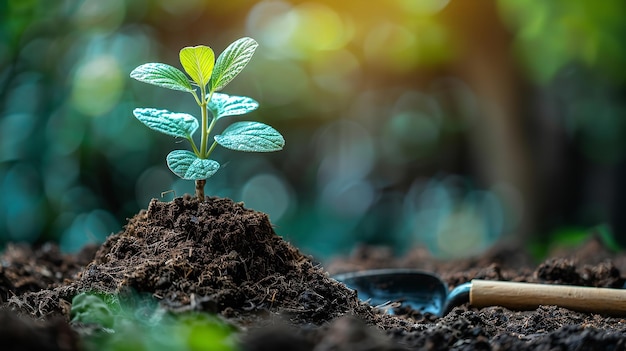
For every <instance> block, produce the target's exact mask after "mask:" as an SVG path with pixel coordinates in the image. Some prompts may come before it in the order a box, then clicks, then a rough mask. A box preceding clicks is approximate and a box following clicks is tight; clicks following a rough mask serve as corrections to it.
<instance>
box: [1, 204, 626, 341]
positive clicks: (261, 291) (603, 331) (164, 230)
mask: <svg viewBox="0 0 626 351" xmlns="http://www.w3.org/2000/svg"><path fill="white" fill-rule="evenodd" d="M550 257H551V258H550V259H547V260H545V261H544V262H542V263H540V264H538V265H536V264H534V263H533V261H532V260H531V259H530V258H529V256H528V255H527V254H526V253H524V252H523V251H521V250H510V249H505V248H495V249H493V250H492V251H491V252H488V253H486V254H484V255H482V256H481V257H476V258H471V259H464V260H455V261H438V260H435V259H433V258H432V257H430V256H429V255H428V254H427V252H426V251H424V250H422V249H420V248H416V249H414V250H413V251H411V252H410V253H409V254H408V255H406V256H404V257H402V258H397V257H394V256H393V255H392V254H391V252H390V251H388V250H386V249H381V248H370V247H361V248H358V249H356V250H355V252H354V253H353V255H352V256H351V257H348V258H345V259H342V260H337V261H334V262H327V263H326V265H325V267H322V266H321V265H319V264H316V263H315V261H314V260H313V259H312V258H311V257H308V256H306V255H303V254H302V253H301V252H300V251H299V250H298V249H296V248H295V247H293V246H292V245H290V244H289V243H288V242H286V241H285V240H283V239H282V238H281V237H279V236H277V235H276V233H275V232H274V230H273V228H272V225H271V223H270V221H269V219H268V217H267V216H266V215H265V214H263V213H259V212H255V211H252V210H249V209H246V208H244V206H243V205H242V204H239V203H233V202H232V201H231V200H228V199H220V198H208V199H207V201H206V202H202V203H200V202H198V201H195V200H193V199H191V198H189V197H184V198H177V199H175V200H174V201H172V202H169V203H164V202H158V201H156V200H153V201H152V202H151V203H150V205H149V207H148V209H147V210H145V211H142V212H140V213H139V214H137V215H136V216H135V217H134V218H132V219H130V220H129V222H128V224H127V225H126V227H125V228H124V231H122V232H120V233H117V234H114V235H111V236H110V237H109V238H108V239H107V241H106V242H105V243H104V244H103V245H101V246H100V247H87V248H85V249H84V250H83V251H82V252H81V253H80V254H78V255H63V254H61V253H60V252H59V251H58V248H57V247H56V246H54V245H52V244H50V245H45V246H43V247H40V248H37V249H33V248H30V247H28V246H19V245H9V246H8V247H7V248H6V249H5V250H4V252H3V254H2V255H1V256H0V259H1V263H2V265H1V266H0V303H1V304H2V310H0V320H1V321H2V322H1V323H2V324H1V325H2V328H0V344H1V345H9V346H10V345H15V346H14V348H13V349H15V350H80V349H81V343H80V341H79V337H78V335H79V332H80V330H79V329H80V327H81V326H80V325H74V324H72V323H70V322H69V321H70V314H69V311H70V308H71V301H72V298H73V297H74V296H75V295H77V294H78V293H81V292H90V291H99V292H106V293H125V292H128V291H134V292H140V293H147V294H150V295H152V296H153V297H154V298H156V299H158V300H159V301H160V304H161V305H162V306H163V307H165V308H166V309H168V310H170V311H172V312H175V313H176V312H182V311H190V310H197V311H206V312H211V313H215V314H218V315H219V316H221V318H223V319H224V320H225V321H227V322H228V323H231V324H233V325H234V326H236V327H237V328H239V330H240V331H241V333H240V335H241V339H240V344H241V346H242V348H243V349H245V350H283V349H284V350H406V349H425V350H476V349H478V350H626V319H622V318H616V317H609V316H604V315H598V314H589V313H579V312H574V311H570V310H567V309H564V308H559V307H556V306H540V307H539V308H537V309H536V310H532V311H510V310H507V309H505V308H501V307H489V308H483V309H475V308H472V307H470V306H467V305H465V306H461V307H458V308H455V309H454V310H453V311H452V312H451V313H450V314H448V315H447V316H445V317H443V318H437V317H435V316H433V315H430V314H426V315H423V314H421V313H420V312H418V311H412V310H407V309H406V308H402V307H400V308H398V309H396V310H395V313H396V314H395V315H390V314H387V313H385V312H384V311H382V310H378V309H376V308H374V307H371V306H370V305H368V304H366V303H364V302H361V301H359V300H358V299H357V297H356V292H354V291H352V290H350V289H348V288H346V287H345V286H344V285H343V284H341V283H338V282H337V281H335V280H333V279H331V278H330V276H329V274H332V273H339V272H343V271H352V270H360V269H366V268H383V267H385V268H386V267H412V268H419V269H423V270H428V271H432V272H435V273H437V274H438V275H440V276H441V277H442V278H443V279H444V280H445V281H446V282H447V284H448V285H449V287H450V288H453V287H454V286H456V285H458V284H460V283H463V282H466V281H468V280H471V279H473V278H481V279H491V280H511V281H528V282H540V283H554V284H557V283H558V284H569V285H584V286H598V287H612V288H623V287H624V282H625V280H626V279H625V276H624V274H623V272H625V271H626V254H624V253H613V252H610V251H609V250H607V249H605V248H604V247H603V246H602V245H601V242H600V241H599V240H596V239H594V238H592V239H590V240H589V242H587V243H586V245H584V246H582V247H579V248H576V249H573V250H565V251H560V252H554V253H553V254H552V255H551V256H550ZM3 349H4V350H8V349H10V348H5V347H3Z"/></svg>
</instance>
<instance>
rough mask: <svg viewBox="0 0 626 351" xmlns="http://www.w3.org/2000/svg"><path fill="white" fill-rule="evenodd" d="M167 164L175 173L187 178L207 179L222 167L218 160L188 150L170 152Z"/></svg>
mask: <svg viewBox="0 0 626 351" xmlns="http://www.w3.org/2000/svg"><path fill="white" fill-rule="evenodd" d="M167 166H168V167H169V168H170V170H171V171H172V172H174V174H176V175H177V176H179V177H181V178H183V179H186V180H199V179H207V178H209V177H211V176H212V175H213V174H215V172H217V170H218V169H219V168H220V164H219V163H218V162H217V161H213V160H209V159H202V158H199V157H198V156H196V154H194V153H193V152H191V151H187V150H174V151H172V152H170V153H169V154H168V155H167Z"/></svg>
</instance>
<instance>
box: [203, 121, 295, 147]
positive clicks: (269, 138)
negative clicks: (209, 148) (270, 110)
mask: <svg viewBox="0 0 626 351" xmlns="http://www.w3.org/2000/svg"><path fill="white" fill-rule="evenodd" d="M215 141H217V143H218V144H220V145H222V146H223V147H225V148H227V149H231V150H237V151H249V152H270V151H279V150H282V149H283V146H285V139H284V138H283V136H282V135H280V133H279V132H278V131H277V130H276V129H274V128H272V127H270V126H268V125H267V124H263V123H259V122H237V123H233V124H231V125H230V126H228V128H226V129H225V130H224V132H223V133H222V134H221V135H216V136H215Z"/></svg>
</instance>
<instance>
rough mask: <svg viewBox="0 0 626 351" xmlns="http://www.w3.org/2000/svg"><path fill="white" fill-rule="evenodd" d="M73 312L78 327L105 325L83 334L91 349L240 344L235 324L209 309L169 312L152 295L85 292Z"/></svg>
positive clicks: (140, 350) (224, 347)
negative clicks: (211, 312) (97, 330)
mask: <svg viewBox="0 0 626 351" xmlns="http://www.w3.org/2000/svg"><path fill="white" fill-rule="evenodd" d="M71 316H72V320H71V323H72V324H74V326H75V327H76V328H78V329H79V330H80V326H81V325H83V326H85V325H88V326H94V327H96V328H97V327H101V329H100V331H99V332H96V333H90V334H84V335H83V341H84V345H85V349H86V350H103V351H122V350H134V351H143V350H146V351H147V350H150V351H152V350H194V351H195V350H198V351H199V350H222V351H230V350H235V349H236V347H235V339H234V337H235V329H234V328H233V327H232V326H230V325H227V324H226V323H224V322H223V321H221V320H219V319H218V318H217V317H215V316H212V315H209V314H207V313H200V312H185V313H180V314H172V313H169V312H167V311H166V310H164V309H163V308H161V307H159V305H158V303H157V302H156V301H155V300H154V299H153V298H151V297H149V296H137V295H133V296H127V297H120V296H118V295H108V294H96V293H82V294H79V295H77V296H75V297H74V299H73V300H72V309H71ZM91 329H93V328H91Z"/></svg>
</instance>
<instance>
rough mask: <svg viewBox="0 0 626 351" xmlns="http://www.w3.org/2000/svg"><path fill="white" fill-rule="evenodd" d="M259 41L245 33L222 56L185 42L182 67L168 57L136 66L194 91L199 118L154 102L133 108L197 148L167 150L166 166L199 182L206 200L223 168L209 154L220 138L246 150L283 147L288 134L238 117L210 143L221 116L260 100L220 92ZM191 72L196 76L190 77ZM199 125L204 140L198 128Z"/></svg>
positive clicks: (142, 73) (138, 73) (146, 77)
mask: <svg viewBox="0 0 626 351" xmlns="http://www.w3.org/2000/svg"><path fill="white" fill-rule="evenodd" d="M257 46H258V44H257V42H256V41H255V40H254V39H252V38H241V39H239V40H236V41H235V42H233V43H232V44H230V45H229V46H228V47H227V48H226V49H225V50H224V52H222V53H221V54H220V55H219V57H218V58H217V60H215V54H214V53H213V50H212V49H211V48H210V47H208V46H203V45H200V46H194V47H185V48H183V49H182V50H180V54H179V57H180V63H181V64H182V66H183V69H184V70H185V72H187V75H189V77H187V75H185V73H183V72H182V71H181V70H179V69H177V68H175V67H172V66H170V65H166V64H164V63H146V64H143V65H140V66H139V67H137V68H135V69H134V70H133V71H132V72H131V73H130V76H131V78H134V79H136V80H138V81H141V82H145V83H149V84H153V85H157V86H160V87H163V88H168V89H172V90H179V91H183V92H187V93H190V94H191V95H193V97H194V99H195V100H196V103H197V104H198V106H199V107H200V123H198V120H197V119H196V118H195V117H193V116H192V115H189V114H186V113H178V112H170V111H168V110H160V109H155V108H136V109H135V110H134V111H133V114H134V115H135V117H137V119H138V120H139V121H141V122H142V123H143V124H145V125H146V126H148V127H149V128H151V129H153V130H156V131H158V132H161V133H164V134H167V135H170V136H173V137H176V138H185V139H187V140H189V142H190V143H191V148H192V150H193V152H191V151H188V150H174V151H172V152H170V153H169V154H168V155H167V166H168V167H169V169H170V170H171V171H172V172H174V174H176V175H177V176H179V177H181V178H182V179H188V180H194V181H195V182H196V196H197V197H198V199H199V200H201V201H203V200H204V185H205V184H206V179H207V178H209V177H211V176H212V175H213V174H215V172H217V170H218V169H219V168H220V164H219V163H218V162H217V161H215V160H212V159H210V158H209V156H210V155H211V153H212V152H213V150H214V149H215V147H216V146H217V145H218V144H219V145H221V146H223V147H225V148H227V149H231V150H236V151H247V152H271V151H279V150H282V148H283V146H284V145H285V139H284V138H283V136H282V135H281V134H280V133H279V132H278V131H276V130H275V129H274V128H272V127H270V126H268V125H267V124H263V123H259V122H250V121H245V122H235V123H233V124H231V125H230V126H228V127H227V128H226V129H224V130H223V131H222V134H219V135H215V136H214V137H213V142H212V143H210V144H209V135H211V132H212V131H213V128H214V127H215V124H216V122H217V121H218V120H220V119H222V118H224V117H228V116H236V115H243V114H246V113H248V112H251V111H254V110H256V109H257V108H258V107H259V104H258V103H257V102H256V101H255V100H253V99H251V98H249V97H246V96H231V95H227V94H223V93H218V91H220V90H222V89H223V88H224V87H225V86H226V85H227V84H228V83H230V81H232V80H233V78H235V76H237V75H238V74H239V72H241V71H242V70H243V68H244V67H245V66H246V65H247V64H248V62H249V61H250V59H251V58H252V55H253V54H254V51H255V50H256V48H257ZM190 78H191V79H190ZM198 127H200V128H201V129H200V131H201V135H200V146H199V147H198V146H197V145H196V143H195V141H194V139H193V134H194V132H195V131H196V129H198Z"/></svg>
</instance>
